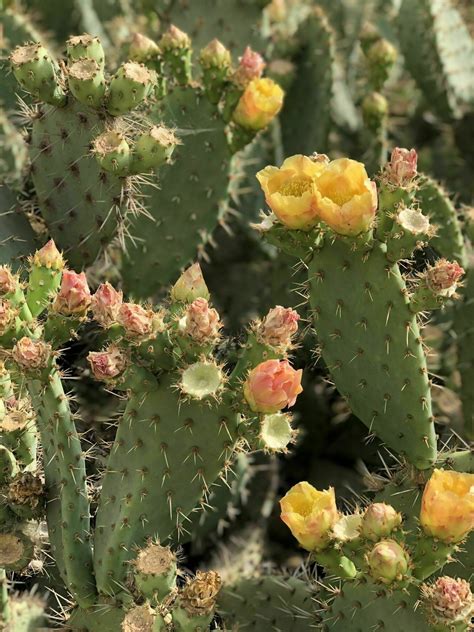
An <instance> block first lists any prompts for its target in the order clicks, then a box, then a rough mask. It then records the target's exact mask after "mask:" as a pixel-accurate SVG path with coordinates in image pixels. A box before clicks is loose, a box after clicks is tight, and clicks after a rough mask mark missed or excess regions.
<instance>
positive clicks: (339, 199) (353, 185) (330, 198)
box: [316, 158, 377, 236]
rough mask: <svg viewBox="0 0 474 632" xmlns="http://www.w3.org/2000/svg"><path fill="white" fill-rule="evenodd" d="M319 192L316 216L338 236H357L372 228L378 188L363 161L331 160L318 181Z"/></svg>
mask: <svg viewBox="0 0 474 632" xmlns="http://www.w3.org/2000/svg"><path fill="white" fill-rule="evenodd" d="M316 189H317V202H316V213H317V214H318V216H319V217H320V219H322V220H323V221H324V222H325V223H326V224H327V225H328V226H330V227H331V228H332V229H333V230H334V231H335V232H336V233H339V234H340V235H353V236H355V235H358V234H360V233H363V232H365V231H367V230H369V228H370V227H371V226H372V223H373V220H374V217H375V211H376V210H377V188H376V186H375V183H374V182H372V181H371V180H369V176H368V175H367V172H366V170H365V167H364V165H363V164H362V163H361V162H357V161H356V160H350V159H349V158H338V159H337V160H333V161H331V162H330V163H329V164H328V165H327V166H326V168H325V169H324V171H323V172H322V173H321V175H320V176H319V177H318V178H317V181H316Z"/></svg>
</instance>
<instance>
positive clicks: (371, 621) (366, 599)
mask: <svg viewBox="0 0 474 632" xmlns="http://www.w3.org/2000/svg"><path fill="white" fill-rule="evenodd" d="M417 601H418V591H417V590H416V588H414V587H411V588H409V589H406V590H388V589H386V588H385V587H384V586H383V585H381V584H376V583H372V582H363V583H362V582H361V583H359V582H345V583H344V585H343V587H342V589H341V590H340V591H339V593H337V594H336V597H335V599H334V600H333V601H332V602H331V603H330V604H328V605H326V604H323V611H324V616H323V624H322V628H321V630H322V631H323V632H332V631H334V632H338V631H339V632H347V631H348V630H350V632H367V631H368V630H373V631H374V632H376V631H378V630H380V631H382V630H383V631H384V632H407V631H408V630H410V631H412V630H413V632H414V631H415V630H416V632H430V630H432V628H431V626H430V625H429V624H428V622H427V621H426V619H425V616H424V613H423V610H422V609H421V608H418V607H417Z"/></svg>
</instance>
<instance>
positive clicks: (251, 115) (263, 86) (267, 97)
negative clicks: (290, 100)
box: [232, 78, 285, 131]
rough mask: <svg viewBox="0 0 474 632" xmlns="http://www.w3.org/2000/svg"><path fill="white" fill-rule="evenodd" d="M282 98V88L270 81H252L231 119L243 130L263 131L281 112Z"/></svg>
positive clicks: (283, 94)
mask: <svg viewBox="0 0 474 632" xmlns="http://www.w3.org/2000/svg"><path fill="white" fill-rule="evenodd" d="M284 96H285V93H284V91H283V90H282V88H280V86H279V85H278V84H277V83H275V82H274V81H273V80H272V79H267V78H265V79H253V80H252V81H251V82H250V83H249V84H248V85H247V87H246V88H245V90H244V93H243V94H242V96H241V97H240V100H239V102H238V103H237V107H236V108H235V110H234V113H233V115H232V118H233V120H234V122H235V123H237V124H238V125H241V126H242V127H245V129H250V130H254V131H258V130H260V129H263V128H264V127H266V126H267V125H268V124H269V123H270V121H271V120H272V119H274V118H275V116H276V115H277V114H278V112H279V111H280V110H281V108H282V106H283V97H284Z"/></svg>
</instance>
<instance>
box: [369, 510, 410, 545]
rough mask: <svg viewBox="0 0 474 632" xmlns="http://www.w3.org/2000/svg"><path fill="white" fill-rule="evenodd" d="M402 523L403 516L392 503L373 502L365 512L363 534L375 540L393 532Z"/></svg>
mask: <svg viewBox="0 0 474 632" xmlns="http://www.w3.org/2000/svg"><path fill="white" fill-rule="evenodd" d="M401 524H402V516H401V514H399V513H398V511H396V510H395V509H394V508H393V507H392V506H391V505H387V504H386V503H372V504H371V505H369V506H368V507H367V509H366V511H365V513H364V517H363V519H362V525H361V535H362V536H363V537H364V538H367V539H369V540H373V541H374V542H375V541H377V540H379V539H380V538H384V537H386V536H388V535H390V534H391V533H392V531H394V530H395V529H397V528H398V527H399V526H400V525H401Z"/></svg>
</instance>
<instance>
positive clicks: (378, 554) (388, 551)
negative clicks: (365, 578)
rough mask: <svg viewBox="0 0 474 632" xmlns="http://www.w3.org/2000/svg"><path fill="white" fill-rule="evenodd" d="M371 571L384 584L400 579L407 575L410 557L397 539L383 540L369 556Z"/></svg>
mask: <svg viewBox="0 0 474 632" xmlns="http://www.w3.org/2000/svg"><path fill="white" fill-rule="evenodd" d="M367 562H368V565H369V572H370V574H371V575H372V577H373V578H374V579H377V580H379V581H381V582H382V583H384V584H391V583H392V582H394V581H400V580H401V579H403V577H404V576H405V575H406V573H407V571H408V565H409V557H408V554H407V553H406V552H405V550H404V549H403V548H402V547H401V546H400V545H399V544H398V542H395V540H382V541H381V542H379V543H378V544H376V545H375V546H374V548H373V549H372V550H371V551H370V553H369V554H368V556H367Z"/></svg>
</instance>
